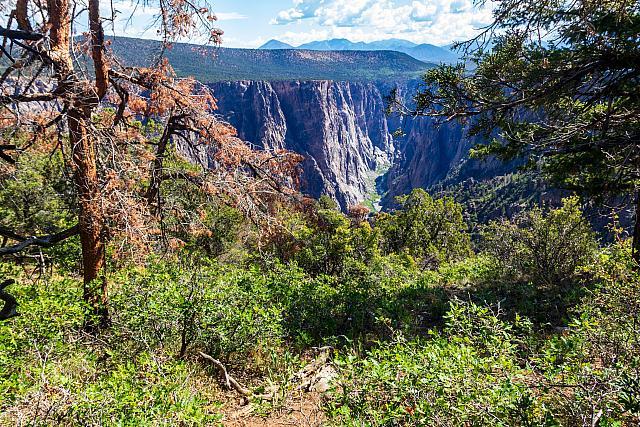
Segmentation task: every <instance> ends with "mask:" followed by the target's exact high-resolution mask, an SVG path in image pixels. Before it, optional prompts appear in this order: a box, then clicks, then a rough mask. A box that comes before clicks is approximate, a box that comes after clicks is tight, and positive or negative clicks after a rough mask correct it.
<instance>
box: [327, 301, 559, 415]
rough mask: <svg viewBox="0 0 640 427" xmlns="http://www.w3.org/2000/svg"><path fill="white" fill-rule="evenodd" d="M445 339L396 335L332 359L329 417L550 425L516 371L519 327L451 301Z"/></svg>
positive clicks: (434, 334)
mask: <svg viewBox="0 0 640 427" xmlns="http://www.w3.org/2000/svg"><path fill="white" fill-rule="evenodd" d="M447 319H448V323H447V329H446V331H445V332H444V333H437V332H431V338H430V339H421V340H416V341H405V340H404V339H402V338H401V337H397V338H396V340H395V341H394V342H393V343H391V344H382V345H380V346H379V347H376V348H375V349H373V350H370V351H368V352H367V353H366V354H365V355H364V356H363V357H362V358H359V357H358V356H357V355H356V354H352V353H351V354H349V353H347V354H346V355H343V356H342V357H341V358H340V359H339V360H338V361H337V363H338V366H339V369H340V379H339V380H338V382H337V383H336V389H335V391H334V393H335V394H334V397H333V400H332V401H330V403H329V408H328V411H329V414H330V415H331V417H332V418H333V420H334V422H335V424H336V425H346V426H362V425H371V426H400V425H402V426H424V425H430V426H460V425H474V426H482V425H486V426H496V425H504V426H507V425H508V426H516V425H523V426H533V425H536V426H552V425H557V424H556V423H555V422H554V420H553V416H552V414H551V413H549V411H548V410H547V409H546V408H545V406H544V404H543V403H542V402H541V401H540V400H539V399H537V397H536V395H535V394H534V393H533V392H532V391H531V390H529V388H528V386H527V382H526V376H527V375H528V374H529V372H528V371H527V370H526V369H523V368H521V367H520V364H519V360H518V356H517V348H518V345H519V343H520V338H519V337H518V335H517V334H516V332H515V330H516V329H517V327H520V326H523V327H524V329H525V330H526V329H527V328H528V323H527V322H520V323H521V324H516V325H515V326H512V325H510V324H508V323H505V322H503V321H501V320H499V319H498V318H496V317H495V316H494V315H493V314H492V313H491V312H490V311H489V310H488V309H485V308H481V307H478V306H476V305H474V304H462V303H459V302H453V303H452V304H451V311H450V312H449V314H448V315H447Z"/></svg>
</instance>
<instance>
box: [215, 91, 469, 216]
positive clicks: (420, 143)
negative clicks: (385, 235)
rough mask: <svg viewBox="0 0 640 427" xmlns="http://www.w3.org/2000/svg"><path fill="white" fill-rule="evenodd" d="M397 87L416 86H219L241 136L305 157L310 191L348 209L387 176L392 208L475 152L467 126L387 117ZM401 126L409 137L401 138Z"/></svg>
mask: <svg viewBox="0 0 640 427" xmlns="http://www.w3.org/2000/svg"><path fill="white" fill-rule="evenodd" d="M394 86H397V87H399V89H400V92H401V93H405V94H408V95H410V94H412V93H414V90H415V83H412V82H402V83H399V84H398V83H394V84H390V83H355V82H331V81H307V82H299V81H283V82H262V81H237V82H221V83H214V84H211V87H212V89H213V91H214V94H215V96H216V98H217V99H218V107H219V111H218V113H219V114H221V115H222V116H223V117H224V118H225V119H226V120H227V121H229V123H231V124H232V125H233V126H235V127H236V128H237V129H238V133H239V135H238V136H239V137H240V138H241V139H244V140H246V141H249V142H251V143H253V144H255V145H256V146H258V147H261V148H276V149H278V148H285V149H288V150H292V151H295V152H298V153H300V154H303V155H304V156H305V161H304V163H303V170H304V172H303V184H302V185H303V186H302V191H303V192H304V193H306V194H309V195H311V196H314V197H318V196H320V195H322V194H327V195H329V196H331V197H333V198H334V199H335V200H336V201H338V203H340V205H341V206H342V207H343V208H347V207H348V206H350V205H353V204H355V203H358V202H361V201H363V200H366V199H368V198H370V197H371V196H372V195H373V194H375V191H376V184H375V180H376V178H384V179H382V180H380V179H379V184H381V185H378V190H382V191H383V192H386V193H387V195H386V197H385V198H384V199H383V206H385V205H386V206H389V205H391V204H392V203H393V198H394V197H395V196H397V195H401V194H405V193H406V192H408V191H410V190H411V189H413V188H415V187H429V186H431V185H433V184H435V183H437V182H438V181H439V180H441V179H443V178H444V177H445V176H446V175H447V173H448V172H449V171H450V170H451V169H452V168H453V167H454V166H455V165H456V164H459V163H460V162H461V160H462V159H464V157H465V156H466V154H467V151H468V149H469V143H468V142H467V141H465V139H464V136H463V130H462V128H461V127H460V126H457V125H447V126H441V127H436V126H434V125H433V123H432V121H431V120H430V119H428V118H420V119H400V118H398V117H388V116H386V114H385V101H384V97H385V96H387V95H388V94H389V93H390V91H391V88H392V87H394ZM397 130H401V131H402V132H403V133H404V136H402V137H397V138H394V137H393V134H394V132H395V131H397ZM386 171H388V173H387V174H386V175H385V176H384V177H381V175H382V173H383V172H386Z"/></svg>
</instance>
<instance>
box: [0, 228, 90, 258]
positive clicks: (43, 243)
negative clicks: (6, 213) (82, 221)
mask: <svg viewBox="0 0 640 427" xmlns="http://www.w3.org/2000/svg"><path fill="white" fill-rule="evenodd" d="M79 232H80V227H79V226H77V225H75V226H73V227H71V228H69V229H67V230H64V231H61V232H59V233H56V234H49V235H47V236H41V237H36V236H33V237H29V238H24V237H22V236H20V235H18V234H15V233H13V232H11V231H10V230H7V229H5V228H0V235H1V236H6V237H9V238H11V239H14V240H22V241H21V242H20V243H17V244H15V245H13V246H7V247H6V248H0V256H1V255H12V254H17V253H20V252H22V251H23V250H25V249H26V248H28V247H30V246H40V247H44V248H48V247H51V246H53V245H55V244H56V243H60V242H62V241H63V240H66V239H68V238H69V237H72V236H75V235H76V234H78V233H79ZM9 233H11V235H8V234H9ZM17 238H20V239H17Z"/></svg>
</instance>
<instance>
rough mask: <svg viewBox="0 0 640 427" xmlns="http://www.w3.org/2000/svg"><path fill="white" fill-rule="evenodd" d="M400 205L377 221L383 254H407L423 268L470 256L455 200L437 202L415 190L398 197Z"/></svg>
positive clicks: (448, 198) (424, 193)
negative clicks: (420, 263) (419, 261)
mask: <svg viewBox="0 0 640 427" xmlns="http://www.w3.org/2000/svg"><path fill="white" fill-rule="evenodd" d="M398 203H399V205H400V207H399V208H398V209H397V210H396V211H394V212H393V213H391V214H381V215H378V218H377V219H376V229H378V230H380V233H381V236H382V238H381V246H382V248H383V252H384V253H387V254H388V253H401V252H405V251H406V252H407V253H409V254H410V255H411V256H413V257H415V258H417V259H419V260H421V261H422V263H423V265H424V266H438V265H439V264H440V263H441V262H445V261H447V262H448V261H455V260H460V259H463V258H464V257H467V256H470V255H471V239H470V237H469V234H468V232H467V231H468V226H467V224H465V222H464V219H463V216H462V206H461V205H459V204H458V203H456V202H455V201H454V200H453V199H452V198H450V197H445V198H442V199H434V198H432V197H431V196H430V195H429V194H428V193H427V192H426V191H424V190H422V189H415V190H413V191H412V192H411V194H409V195H406V196H402V197H398Z"/></svg>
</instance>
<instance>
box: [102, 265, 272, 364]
mask: <svg viewBox="0 0 640 427" xmlns="http://www.w3.org/2000/svg"><path fill="white" fill-rule="evenodd" d="M120 281H121V282H122V283H123V286H122V288H121V290H120V292H118V294H117V295H114V297H113V303H112V304H113V312H114V321H115V322H116V323H117V324H118V326H119V327H120V328H121V329H122V330H123V331H126V334H127V336H129V337H130V338H132V339H133V342H134V343H145V345H152V346H156V345H160V346H164V347H168V350H169V351H172V352H174V354H177V355H180V356H184V355H185V354H186V353H187V351H188V350H190V349H192V350H196V349H201V350H204V351H206V352H208V353H211V355H213V356H214V357H220V358H223V359H225V360H227V361H234V362H238V361H243V363H244V361H245V358H246V356H247V354H248V353H250V352H252V351H255V350H257V349H259V348H260V347H261V346H264V347H267V348H268V347H273V346H275V345H277V344H278V343H279V341H280V339H281V338H282V335H283V331H282V326H281V322H282V306H281V305H279V304H277V303H275V302H274V301H272V299H271V298H270V294H269V289H268V288H267V286H266V280H265V275H263V274H262V273H260V272H259V270H258V269H257V268H251V269H248V270H240V269H237V268H232V267H218V266H216V265H215V264H209V265H199V264H186V265H179V264H175V263H159V262H156V263H152V264H151V265H149V266H148V268H147V269H145V270H143V271H133V272H128V273H126V276H125V277H123V278H122V279H121V280H120ZM149 340H151V342H149ZM145 341H146V342H145Z"/></svg>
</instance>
